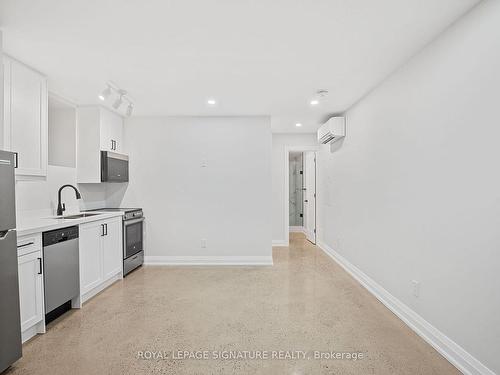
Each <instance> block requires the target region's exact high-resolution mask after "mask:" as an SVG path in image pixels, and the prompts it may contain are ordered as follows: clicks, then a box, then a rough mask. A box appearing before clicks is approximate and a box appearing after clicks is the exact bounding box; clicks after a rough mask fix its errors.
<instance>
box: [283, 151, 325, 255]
mask: <svg viewBox="0 0 500 375" xmlns="http://www.w3.org/2000/svg"><path fill="white" fill-rule="evenodd" d="M319 150H320V147H319V145H309V146H285V147H284V159H285V173H284V175H285V176H284V177H285V182H284V184H283V196H284V204H283V206H284V207H283V208H284V209H283V223H284V224H283V238H284V239H285V246H289V245H290V218H289V217H288V216H289V214H290V203H289V200H290V192H289V189H290V187H289V184H290V178H289V174H290V172H289V169H290V163H289V155H290V152H306V151H314V152H316V155H317V152H318V151H319ZM317 171H318V162H317V160H316V187H317V186H318V173H317ZM317 195H318V194H317V189H316V199H317ZM317 216H318V215H316V238H317V236H318V233H317V232H318V220H317Z"/></svg>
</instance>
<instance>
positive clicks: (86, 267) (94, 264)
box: [79, 217, 123, 303]
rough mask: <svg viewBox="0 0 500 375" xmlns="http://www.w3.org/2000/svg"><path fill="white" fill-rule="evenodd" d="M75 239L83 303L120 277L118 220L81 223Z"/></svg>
mask: <svg viewBox="0 0 500 375" xmlns="http://www.w3.org/2000/svg"><path fill="white" fill-rule="evenodd" d="M79 236H80V295H81V302H82V303H83V302H85V301H86V300H88V299H89V298H91V297H93V296H94V295H95V294H97V293H99V292H100V291H101V290H103V289H105V288H106V287H107V286H108V285H110V283H112V282H114V281H115V280H116V279H117V278H120V277H121V276H122V261H123V257H122V220H121V217H117V218H112V219H109V220H101V221H94V222H91V223H87V224H82V225H80V234H79Z"/></svg>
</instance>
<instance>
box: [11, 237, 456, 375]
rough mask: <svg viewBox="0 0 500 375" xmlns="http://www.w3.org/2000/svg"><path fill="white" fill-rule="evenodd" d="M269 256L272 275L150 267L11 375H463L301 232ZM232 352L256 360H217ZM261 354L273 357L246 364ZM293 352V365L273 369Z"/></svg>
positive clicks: (28, 348)
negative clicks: (319, 355) (341, 355)
mask: <svg viewBox="0 0 500 375" xmlns="http://www.w3.org/2000/svg"><path fill="white" fill-rule="evenodd" d="M273 258H274V266H272V267H271V266H269V267H143V268H141V269H139V270H137V271H136V272H134V273H132V274H131V275H130V276H128V277H127V278H126V279H124V280H123V281H119V282H117V283H115V284H114V285H113V286H111V287H110V288H108V289H107V290H105V291H104V292H103V293H101V294H99V295H98V296H96V297H95V298H93V299H92V300H90V301H89V302H87V303H86V304H85V305H84V307H83V308H82V309H81V310H74V311H72V312H70V313H68V314H66V315H65V316H63V317H61V318H59V319H58V320H57V321H55V322H54V323H52V324H51V325H50V326H49V328H48V332H47V333H46V334H45V335H40V336H37V337H36V338H34V339H32V340H31V341H29V342H28V343H27V344H25V345H24V348H23V350H24V357H23V358H22V359H21V360H20V361H19V362H17V363H16V364H15V365H14V366H13V367H12V368H11V370H10V371H8V372H7V373H8V374H9V375H14V374H16V375H17V374H51V375H52V374H53V375H56V374H65V375H68V374H70V375H77V374H100V375H101V374H384V375H387V374H426V375H431V374H439V375H444V374H457V373H458V371H457V370H456V369H455V368H454V367H453V366H452V365H451V364H449V363H448V362H447V361H446V360H445V359H444V358H443V357H441V356H440V355H439V354H438V353H437V352H436V351H435V350H434V349H433V348H431V347H430V346H429V345H427V344H426V343H425V342H424V341H423V340H422V339H420V338H419V337H418V336H417V335H416V334H415V333H413V332H412V331H411V330H410V329H409V328H407V327H406V325H405V324H403V323H402V322H401V321H400V320H399V319H398V318H396V317H395V316H394V315H393V314H392V313H391V312H390V311H389V310H387V309H386V308H385V307H384V306H383V305H382V304H381V303H379V302H378V301H377V300H376V299H375V298H374V297H372V296H371V295H370V294H369V293H368V292H367V291H366V290H365V289H363V287H361V286H360V285H359V284H358V283H357V282H356V281H354V280H353V279H352V278H351V277H350V276H349V275H348V274H346V273H345V271H343V270H342V269H341V268H340V267H339V266H338V265H337V264H336V263H334V262H333V261H332V260H331V259H330V258H329V257H327V256H326V255H325V254H324V253H322V252H321V251H320V250H319V249H318V248H316V247H315V246H313V245H311V244H310V243H308V242H307V241H306V240H305V239H304V237H303V236H302V235H301V234H292V235H291V245H290V247H289V248H286V247H281V248H274V250H273ZM172 351H174V354H176V355H175V358H172ZM177 351H187V352H188V354H185V355H184V356H186V355H188V356H189V355H205V356H207V357H208V358H207V359H183V358H180V357H181V356H180V355H178V353H177ZM198 351H207V353H199V352H198ZM214 351H215V352H216V353H213V352H214ZM229 351H233V352H232V353H231V354H233V355H235V354H238V351H240V353H239V355H240V356H245V355H246V356H247V357H249V358H248V359H237V360H235V359H224V360H221V359H217V358H216V356H217V355H219V353H220V355H229ZM246 351H248V352H246ZM278 351H283V352H282V353H273V352H278ZM286 351H288V352H286ZM296 351H297V352H306V354H305V355H303V354H297V353H295V352H296ZM315 351H319V352H324V354H323V355H328V353H329V352H337V353H344V359H322V360H319V359H315V358H314V354H315V353H314V352H315ZM152 352H156V354H153V353H152ZM291 352H294V353H291ZM258 353H260V355H261V356H262V357H265V356H266V355H267V356H268V357H269V358H268V359H262V360H261V359H251V358H253V357H254V356H257V355H258ZM347 353H349V354H347ZM352 353H362V354H361V355H363V356H364V358H362V359H357V360H353V359H347V357H348V356H349V355H351V357H353V356H354V355H353V354H352ZM287 354H288V355H292V354H294V355H295V357H296V358H295V359H277V358H274V359H273V356H274V357H278V356H287ZM149 357H154V358H153V359H148V358H149Z"/></svg>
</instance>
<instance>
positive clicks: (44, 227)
mask: <svg viewBox="0 0 500 375" xmlns="http://www.w3.org/2000/svg"><path fill="white" fill-rule="evenodd" d="M81 213H84V212H81ZM92 213H97V214H98V215H93V216H88V217H82V218H79V219H64V217H61V218H56V217H50V216H46V217H36V216H21V217H18V218H17V228H16V230H17V236H18V237H20V236H24V235H27V234H33V233H40V232H45V231H48V230H53V229H59V228H64V227H69V226H72V225H80V224H85V223H90V222H92V221H97V220H105V219H110V218H112V217H118V216H122V215H123V212H98V211H93V212H92ZM78 214H79V212H76V213H67V214H65V216H70V215H78Z"/></svg>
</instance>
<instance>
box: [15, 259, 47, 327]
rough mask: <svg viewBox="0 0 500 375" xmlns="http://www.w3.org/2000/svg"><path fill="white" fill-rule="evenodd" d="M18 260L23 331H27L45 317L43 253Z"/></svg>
mask: <svg viewBox="0 0 500 375" xmlns="http://www.w3.org/2000/svg"><path fill="white" fill-rule="evenodd" d="M17 260H18V266H19V304H20V308H21V331H25V330H26V329H28V328H30V327H33V326H34V325H35V324H36V323H38V322H40V321H41V320H42V319H43V315H44V308H43V275H42V272H43V270H42V252H41V251H37V252H34V253H30V254H27V255H23V256H20V257H18V258H17Z"/></svg>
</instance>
